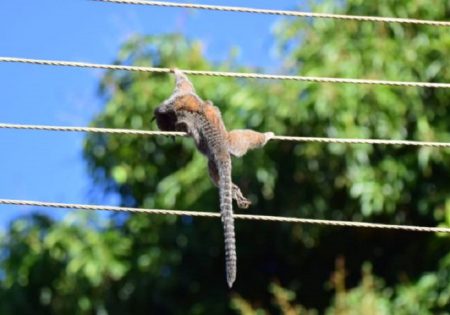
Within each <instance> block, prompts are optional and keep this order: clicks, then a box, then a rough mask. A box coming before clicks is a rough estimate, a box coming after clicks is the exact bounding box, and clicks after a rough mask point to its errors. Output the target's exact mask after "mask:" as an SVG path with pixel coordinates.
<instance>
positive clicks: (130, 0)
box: [93, 0, 450, 27]
mask: <svg viewBox="0 0 450 315" xmlns="http://www.w3.org/2000/svg"><path fill="white" fill-rule="evenodd" d="M93 1H97V2H111V3H119V4H137V5H148V6H158V7H171V8H187V9H200V10H214V11H225V12H241V13H256V14H267V15H281V16H295V17H312V18H322V19H338V20H353V21H367V22H381V23H402V24H419V25H431V26H442V27H449V26H450V22H448V21H432V20H421V19H411V18H396V17H380V16H363V15H346V14H333V13H312V12H301V11H287V10H271V9H256V8H246V7H232V6H221V5H206V4H194V3H176V2H167V1H144V0H93Z"/></svg>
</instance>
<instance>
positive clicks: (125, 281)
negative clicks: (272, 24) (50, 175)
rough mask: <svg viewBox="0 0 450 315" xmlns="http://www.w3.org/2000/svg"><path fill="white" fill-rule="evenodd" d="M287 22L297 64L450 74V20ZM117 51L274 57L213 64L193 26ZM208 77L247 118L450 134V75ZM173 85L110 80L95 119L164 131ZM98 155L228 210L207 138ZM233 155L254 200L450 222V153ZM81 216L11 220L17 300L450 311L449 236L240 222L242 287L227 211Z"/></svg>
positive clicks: (40, 306)
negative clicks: (227, 269) (198, 144)
mask: <svg viewBox="0 0 450 315" xmlns="http://www.w3.org/2000/svg"><path fill="white" fill-rule="evenodd" d="M314 10H315V11H318V12H332V11H339V12H343V13H347V14H363V15H385V16H400V17H406V16H409V17H421V18H427V19H435V20H448V19H449V17H450V3H448V2H445V1H441V2H439V3H436V4H433V5H430V2H429V1H425V0H417V1H395V3H394V1H387V0H382V1H376V2H374V1H372V2H368V1H362V0H349V1H347V2H346V3H345V4H342V3H341V4H332V2H331V1H325V2H323V3H322V4H320V5H318V6H317V7H316V8H315V9H314ZM276 29H277V31H276V37H277V43H278V47H279V51H280V54H281V55H282V56H283V57H282V60H283V62H284V66H283V70H284V71H285V72H290V73H293V74H302V75H313V76H330V77H331V76H336V77H347V78H374V79H391V80H410V81H436V82H449V81H450V71H449V69H450V64H449V63H450V60H449V58H448V55H449V54H450V32H448V30H446V29H444V28H434V27H424V26H421V27H419V26H412V25H399V24H375V23H357V22H342V21H333V20H321V19H314V20H305V19H288V20H284V21H283V22H282V23H280V24H279V25H278V27H277V28H276ZM116 62H117V63H120V64H133V65H140V66H155V67H174V66H176V67H178V68H181V69H202V70H209V69H215V70H223V71H250V70H252V71H258V69H246V68H244V67H242V66H239V65H236V63H235V62H234V60H233V59H232V57H230V59H229V60H226V61H224V62H223V63H220V64H212V63H211V62H209V61H208V60H206V58H205V57H204V55H203V52H202V47H201V43H199V42H197V41H190V40H187V39H185V38H183V37H182V36H179V35H166V36H138V37H135V38H133V39H131V40H129V41H128V42H127V43H125V44H124V45H123V47H122V49H121V50H120V51H119V53H118V57H117V60H116ZM192 80H193V83H194V85H195V87H196V89H197V92H198V94H199V95H200V96H202V97H203V98H205V99H210V100H212V101H213V102H214V104H215V105H216V106H218V107H219V108H220V109H221V111H222V113H223V118H224V121H225V123H226V125H227V127H228V128H229V129H234V128H252V129H256V130H259V131H274V132H275V133H277V134H285V135H303V136H324V137H355V138H363V137H368V138H394V139H415V140H429V141H450V133H449V130H448V121H449V119H450V109H449V107H448V99H450V94H449V91H448V90H443V89H441V90H438V89H417V88H395V87H383V86H362V85H358V86H357V85H344V84H340V85H338V84H334V85H332V84H320V85H319V84H313V83H298V82H271V81H270V82H269V81H257V80H241V79H233V78H209V77H192ZM172 89H173V79H172V78H169V77H168V76H167V75H162V74H146V73H137V72H136V73H132V72H107V73H106V74H105V76H104V77H103V79H102V81H101V84H100V89H99V93H100V96H101V97H102V98H103V99H104V101H105V109H104V111H103V112H102V113H100V114H99V115H98V116H97V117H96V118H95V120H94V121H93V122H92V125H93V126H98V127H110V128H136V129H155V128H156V126H155V125H151V119H152V113H153V109H154V108H155V107H156V106H157V105H158V104H159V103H160V102H161V101H162V100H164V99H165V98H166V97H168V96H169V95H170V94H171V92H172ZM85 158H86V161H87V164H88V167H89V171H90V173H91V174H92V177H93V179H94V182H95V185H96V187H98V188H102V189H103V190H104V191H106V192H116V193H118V194H119V195H120V197H121V203H122V204H123V205H132V206H139V207H150V208H177V209H194V210H212V211H214V210H216V209H217V208H218V198H217V190H216V188H215V187H213V185H212V183H211V182H210V180H209V178H208V176H207V175H206V174H207V170H206V162H205V159H204V158H203V157H201V156H200V155H199V154H198V153H196V152H195V148H194V144H193V143H192V141H190V139H185V138H177V139H174V140H173V139H170V138H164V137H155V138H149V137H141V136H119V135H100V134H91V135H88V136H87V137H86V142H85ZM233 163H234V164H233V165H234V169H233V178H234V179H235V181H236V182H237V183H238V185H239V186H241V188H242V190H243V192H244V193H245V194H247V195H249V197H250V199H251V200H252V201H253V203H254V206H253V207H252V208H251V209H249V210H248V212H249V213H263V214H269V215H287V216H299V217H311V218H327V219H345V220H367V221H384V222H387V223H399V224H417V225H445V226H450V206H449V205H450V197H449V193H448V188H449V186H448V184H447V182H448V178H449V175H450V157H449V156H448V152H445V151H444V150H439V149H432V148H395V147H383V146H369V145H355V146H347V145H338V144H334V145H324V144H317V143H301V144H297V143H288V142H275V141H273V142H270V143H269V144H268V145H267V146H266V147H265V148H264V149H262V150H256V151H254V152H250V153H249V154H248V155H247V156H245V157H244V158H242V159H236V160H235V161H233ZM68 220H69V221H63V222H58V223H55V222H51V221H49V220H48V219H46V218H43V217H33V218H29V219H28V220H19V221H18V222H16V223H15V224H14V225H13V226H12V227H11V229H10V230H9V231H8V233H7V235H6V237H5V240H4V241H3V242H2V256H1V258H0V263H1V266H2V269H3V271H4V275H2V278H1V279H2V283H1V286H0V298H1V299H2V301H6V302H5V303H0V313H5V314H8V313H12V312H13V311H16V312H17V310H19V311H21V312H20V313H24V314H26V313H31V312H33V313H34V314H61V313H69V314H93V313H97V314H106V313H107V314H148V313H149V312H150V313H157V314H204V313H208V314H225V313H229V312H230V311H231V309H233V310H234V311H235V312H237V313H242V314H263V313H268V314H295V313H301V314H305V313H306V314H308V313H307V312H310V313H311V314H315V313H320V312H328V313H329V314H345V315H347V314H360V313H365V314H369V313H368V312H366V309H370V310H371V312H372V314H390V313H395V314H427V312H428V313H430V314H448V310H449V308H450V306H449V305H450V304H449V303H450V302H449V301H450V285H449V284H448V274H449V272H450V254H448V248H449V245H450V241H449V239H448V237H447V236H446V237H438V236H435V235H425V234H413V233H397V232H392V231H391V232H386V231H376V230H363V229H361V230H360V229H348V230H346V229H337V228H321V227H312V226H304V225H288V224H273V223H255V222H239V221H238V222H236V229H237V247H238V249H237V250H238V257H239V260H238V279H237V282H236V286H235V288H234V289H233V291H232V294H231V298H230V294H229V292H228V290H227V289H226V283H225V279H224V265H223V264H224V263H223V239H222V228H221V225H220V222H219V221H218V220H212V219H191V218H185V217H181V218H174V217H170V216H148V215H133V216H127V215H115V216H114V217H113V219H112V220H111V222H106V223H102V224H94V225H92V224H93V223H91V222H96V221H95V220H94V221H91V219H86V218H84V217H81V218H77V219H73V220H75V221H70V220H71V219H68ZM340 256H342V257H345V261H346V276H345V279H344V280H342V279H341V283H345V285H346V286H348V287H349V288H351V289H347V288H345V286H344V288H341V289H338V287H337V286H336V283H334V285H332V286H330V285H328V287H327V284H329V283H330V277H331V278H333V277H335V276H336V273H333V266H334V263H335V260H336V257H340ZM365 261H370V263H371V266H373V273H374V274H376V275H377V277H376V278H375V277H374V276H373V275H372V271H371V270H370V271H369V270H367V269H364V270H363V276H362V280H361V277H360V276H359V273H360V268H361V266H362V265H363V264H364V262H365ZM341 271H342V270H341ZM378 279H383V280H382V281H381V280H378ZM332 280H333V279H332ZM342 281H343V282H342ZM331 282H333V281H331ZM273 283H277V284H276V285H275V284H273ZM268 288H269V289H268ZM333 289H334V290H335V293H334V296H333ZM233 293H234V294H233ZM230 301H231V302H230Z"/></svg>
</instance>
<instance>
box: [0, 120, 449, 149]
mask: <svg viewBox="0 0 450 315" xmlns="http://www.w3.org/2000/svg"><path fill="white" fill-rule="evenodd" d="M0 129H22V130H41V131H64V132H92V133H109V134H129V135H142V136H181V137H185V136H187V134H186V133H185V132H172V131H152V130H136V129H116V128H95V127H70V126H45V125H21V124H3V123H0ZM271 140H279V141H296V142H319V143H340V144H380V145H400V146H420V147H436V148H450V143H449V142H431V141H411V140H385V139H348V138H347V139H346V138H322V137H290V136H273V137H272V138H271Z"/></svg>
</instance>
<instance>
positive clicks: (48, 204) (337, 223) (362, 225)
mask: <svg viewBox="0 0 450 315" xmlns="http://www.w3.org/2000/svg"><path fill="white" fill-rule="evenodd" d="M0 205H16V206H36V207H47V208H64V209H80V210H91V211H96V210H106V211H115V212H119V211H122V212H135V213H136V212H137V213H146V214H158V215H178V216H182V215H185V216H193V217H207V218H219V217H220V214H219V213H216V212H202V211H184V210H165V209H145V208H130V207H114V206H94V205H82V204H71V203H56V202H41V201H30V200H12V199H0ZM233 217H234V218H236V219H242V220H256V221H272V222H289V223H305V224H319V225H331V226H347V227H360V228H372V229H389V230H403V231H412V232H439V233H450V228H443V227H426V226H414V225H395V224H380V223H365V222H352V221H335V220H318V219H303V218H295V217H279V216H269V215H252V214H234V215H233Z"/></svg>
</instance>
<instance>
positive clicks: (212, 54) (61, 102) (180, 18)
mask: <svg viewBox="0 0 450 315" xmlns="http://www.w3.org/2000/svg"><path fill="white" fill-rule="evenodd" d="M192 2H197V3H198V2H200V1H192ZM298 2H299V1H294V0H284V1H282V2H278V1H271V0H259V1H258V0H248V1H245V6H248V7H259V8H273V9H293V8H294V7H295V5H296V4H297V3H298ZM200 3H204V4H224V5H231V6H232V5H234V6H239V5H243V3H242V1H236V0H234V1H223V2H221V3H219V2H218V1H207V0H204V1H201V2H200ZM278 19H279V18H278V17H273V16H266V15H253V14H237V13H224V12H212V11H198V10H185V9H174V8H172V9H170V8H156V7H144V6H133V5H118V4H110V3H99V2H90V1H87V0H86V1H85V0H77V1H75V0H70V1H56V0H53V1H48V0H40V1H30V0H13V1H1V2H0V56H13V57H26V58H40V59H56V60H71V61H88V62H98V63H110V62H111V61H112V60H113V59H114V57H115V55H116V53H117V51H118V48H119V47H120V44H121V43H123V42H124V41H125V40H126V39H127V38H128V37H129V36H131V35H133V34H153V35H156V34H162V33H170V32H183V33H185V34H186V35H187V36H189V37H190V38H193V39H200V40H202V41H203V42H204V44H205V49H206V54H207V56H208V57H209V58H210V59H212V60H221V59H223V58H225V57H226V56H227V54H228V52H229V50H230V49H231V48H232V47H239V49H240V55H239V58H238V61H240V62H241V63H243V64H247V65H253V66H262V67H266V68H267V69H270V68H274V67H276V65H277V60H276V58H275V57H274V55H273V53H272V48H273V37H272V35H271V34H272V28H273V25H274V23H275V22H276V21H277V20H278ZM101 75H102V71H101V70H90V69H81V68H59V67H58V68H57V67H47V66H32V65H22V64H2V63H0V89H1V90H0V91H1V93H0V123H17V124H43V125H70V126H85V125H87V124H88V123H89V122H90V120H91V119H92V117H93V116H94V115H95V114H96V113H97V112H99V111H101V109H102V104H101V101H100V99H98V98H97V95H96V89H97V85H98V82H99V78H100V77H101ZM83 137H84V135H83V134H82V133H59V132H36V131H17V130H0V146H1V149H0V150H1V151H0V198H7V199H27V200H38V201H52V202H67V203H98V204H115V198H114V196H101V195H100V194H91V193H89V191H90V190H91V188H92V183H91V182H90V180H89V176H88V174H87V172H86V170H85V164H84V161H83V159H82V143H83ZM33 209H34V208H31V207H16V206H0V227H1V228H4V227H5V226H6V225H7V223H8V222H10V221H11V220H12V219H13V218H15V217H17V216H20V215H23V214H25V213H28V212H30V211H31V210H33ZM42 211H45V212H46V213H49V214H51V215H53V216H56V217H60V216H61V215H63V214H64V213H65V211H62V210H59V209H48V210H42Z"/></svg>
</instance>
